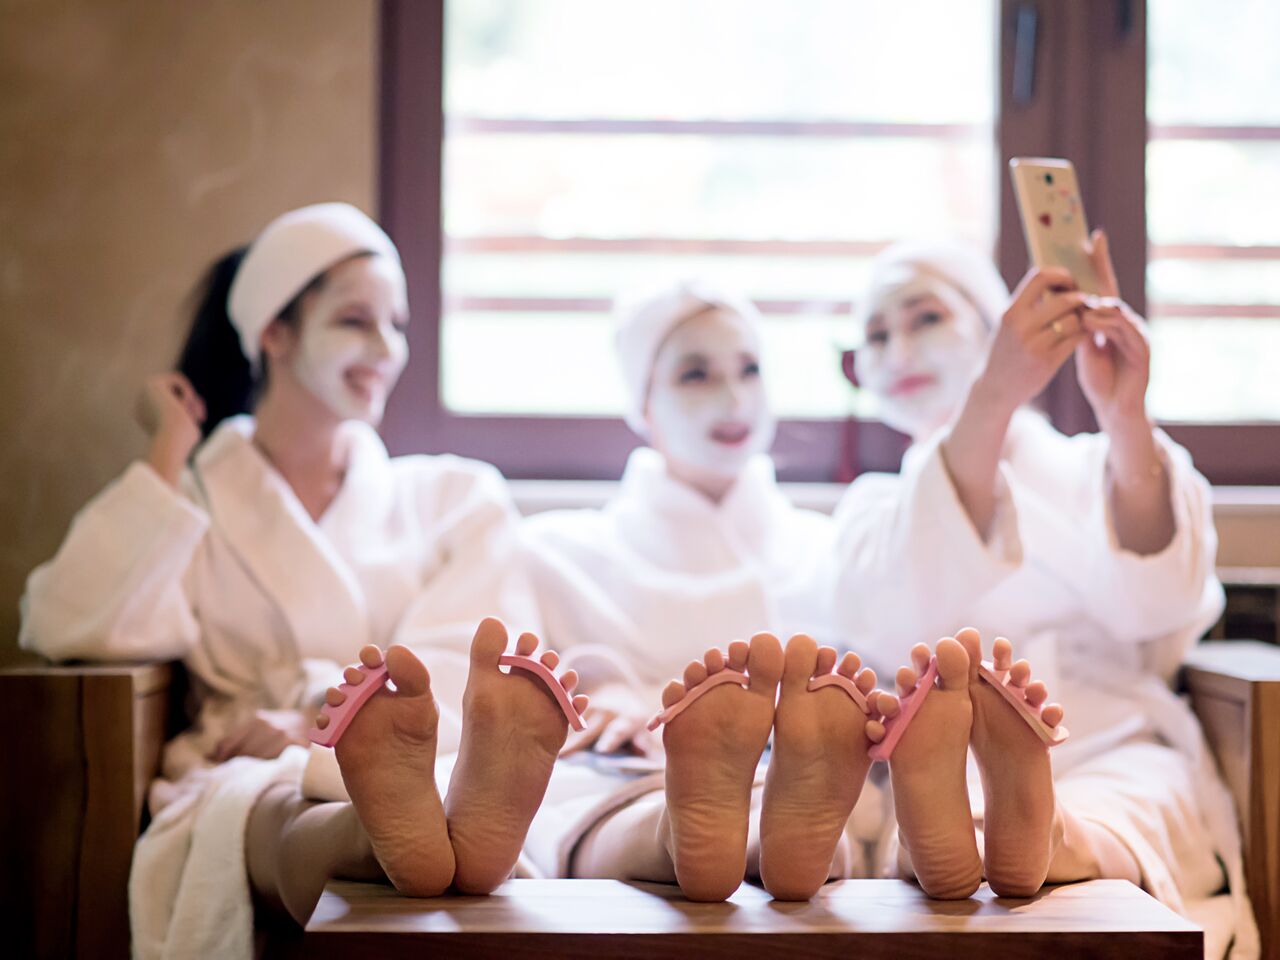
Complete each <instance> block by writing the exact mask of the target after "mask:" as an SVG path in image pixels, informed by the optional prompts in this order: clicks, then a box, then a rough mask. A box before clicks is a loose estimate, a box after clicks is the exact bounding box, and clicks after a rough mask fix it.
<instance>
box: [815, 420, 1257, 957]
mask: <svg viewBox="0 0 1280 960" xmlns="http://www.w3.org/2000/svg"><path fill="white" fill-rule="evenodd" d="M1157 436H1158V439H1159V451H1160V456H1161V459H1162V460H1163V462H1164V464H1165V467H1166V471H1167V473H1168V476H1169V481H1170V485H1171V492H1172V501H1173V514H1174V521H1175V524H1176V532H1175V534H1174V538H1173V541H1172V542H1171V543H1170V544H1169V545H1168V546H1167V547H1166V548H1165V549H1164V550H1162V551H1160V552H1159V553H1157V554H1154V555H1151V556H1139V555H1137V554H1135V553H1132V552H1130V551H1127V550H1124V549H1122V548H1121V547H1120V545H1119V544H1118V542H1117V539H1116V534H1115V530H1114V526H1113V524H1112V521H1111V517H1110V510H1109V501H1108V497H1107V493H1106V459H1107V450H1108V440H1107V437H1106V436H1105V435H1104V434H1103V435H1097V434H1085V435H1080V436H1076V437H1073V438H1067V437H1065V436H1063V435H1062V434H1060V433H1058V432H1057V431H1056V430H1054V429H1053V427H1052V426H1051V425H1050V424H1049V423H1048V422H1047V421H1046V420H1045V419H1044V418H1043V417H1041V416H1039V415H1038V414H1036V413H1034V412H1031V411H1029V410H1023V411H1019V412H1018V414H1017V415H1016V416H1015V417H1014V419H1013V422H1012V424H1011V426H1010V428H1009V432H1008V437H1007V440H1006V443H1005V449H1004V451H1003V454H1002V460H1001V463H1000V468H999V475H998V479H997V506H996V513H995V518H994V521H993V524H992V532H991V535H990V537H989V538H988V539H987V541H986V542H984V541H983V539H982V538H981V537H980V536H979V535H978V533H977V531H976V530H975V528H974V526H973V524H972V522H971V521H970V519H969V516H968V513H967V512H966V510H965V508H964V506H963V504H962V503H961V502H960V499H959V497H958V495H957V493H956V491H955V488H954V486H953V485H952V482H951V479H950V476H949V474H948V472H947V468H946V465H945V464H944V462H943V458H942V453H941V449H940V444H941V439H942V435H941V434H939V435H937V436H935V437H934V438H933V439H932V440H930V441H926V442H922V443H918V444H916V445H915V446H913V447H912V448H911V449H910V450H909V451H908V452H907V455H906V457H905V459H904V462H903V467H902V471H901V473H900V474H897V475H886V474H869V475H866V476H863V477H860V478H859V479H858V480H857V481H855V482H854V484H853V485H852V486H851V487H850V489H849V491H848V492H847V494H846V495H845V497H844V499H843V500H842V502H841V503H840V505H839V507H838V509H837V510H836V514H835V518H834V519H835V525H836V530H837V538H838V543H839V546H838V551H837V553H838V560H837V563H838V566H839V570H840V573H839V579H838V587H837V591H836V595H837V597H838V601H837V604H836V613H835V616H836V619H837V622H838V623H840V625H841V626H842V628H843V630H844V631H845V632H846V634H847V636H848V639H849V641H850V642H851V643H852V644H853V647H854V649H856V650H858V651H859V652H860V653H862V654H863V656H864V657H865V658H867V659H868V660H870V661H871V662H872V663H874V664H875V666H877V667H878V668H880V669H881V670H883V671H892V670H893V669H894V667H895V666H896V665H897V664H901V663H905V662H908V660H907V656H908V651H909V650H910V648H911V646H912V645H913V644H915V643H917V642H920V641H926V642H930V643H931V642H933V641H934V640H936V639H937V638H938V637H941V636H947V635H950V634H954V633H955V631H956V630H958V629H959V628H960V627H962V626H974V627H977V628H978V629H979V630H980V631H981V632H982V635H983V638H984V642H985V643H987V644H989V643H990V641H991V640H992V639H993V638H994V637H995V636H997V635H1002V636H1007V637H1009V638H1010V639H1011V640H1012V641H1013V642H1014V650H1015V656H1025V657H1027V658H1028V659H1029V660H1030V661H1031V664H1032V668H1033V671H1034V674H1035V675H1036V676H1037V677H1039V678H1041V679H1044V680H1045V681H1046V682H1047V683H1048V685H1049V690H1050V698H1051V699H1053V700H1058V701H1060V702H1061V703H1062V704H1063V705H1064V707H1065V708H1066V713H1067V716H1066V724H1067V726H1068V727H1069V728H1070V730H1071V734H1072V737H1071V740H1070V741H1068V742H1067V743H1066V744H1064V745H1063V746H1061V747H1058V748H1055V750H1054V752H1053V759H1054V769H1055V776H1056V777H1057V778H1059V781H1060V784H1067V783H1068V781H1069V779H1070V777H1071V776H1072V772H1073V771H1079V772H1080V775H1081V776H1082V777H1085V776H1095V775H1096V774H1097V773H1098V762H1099V760H1100V759H1101V758H1105V757H1107V756H1108V755H1110V754H1112V753H1113V751H1116V750H1117V749H1124V750H1127V751H1128V755H1129V756H1130V758H1131V760H1132V763H1131V769H1130V770H1129V771H1128V776H1129V777H1130V778H1131V779H1132V783H1133V784H1134V785H1135V787H1137V788H1140V787H1141V785H1142V784H1144V782H1145V781H1147V780H1149V779H1150V778H1151V777H1156V778H1160V777H1161V773H1160V767H1161V764H1162V763H1164V760H1165V759H1167V758H1164V759H1162V758H1158V757H1157V756H1156V754H1155V752H1153V751H1148V752H1150V753H1152V757H1153V759H1152V764H1151V768H1150V769H1145V768H1144V765H1143V763H1142V759H1141V758H1142V749H1141V748H1140V745H1141V744H1144V743H1146V744H1157V743H1160V744H1166V745H1168V746H1170V747H1173V748H1175V749H1176V751H1177V753H1178V755H1179V756H1180V757H1181V759H1182V768H1181V769H1180V770H1177V771H1175V772H1174V773H1173V774H1172V779H1173V780H1175V781H1180V782H1181V783H1182V784H1184V786H1183V788H1182V789H1183V793H1184V794H1185V793H1187V792H1190V793H1192V794H1193V796H1189V797H1188V796H1183V797H1179V798H1176V799H1175V801H1171V807H1170V808H1169V809H1164V810H1157V809H1151V810H1150V814H1151V815H1150V817H1148V818H1144V817H1142V816H1139V817H1137V818H1134V817H1128V818H1124V820H1123V821H1122V822H1112V823H1107V824H1106V825H1107V826H1108V827H1109V828H1111V829H1112V830H1113V831H1115V832H1118V833H1119V834H1120V835H1121V840H1122V841H1123V842H1124V843H1125V844H1126V846H1128V847H1129V848H1130V849H1131V850H1132V851H1133V852H1134V855H1135V858H1136V859H1137V860H1138V862H1139V864H1140V865H1141V866H1142V868H1143V874H1144V884H1145V885H1146V886H1147V887H1148V889H1149V890H1151V892H1152V893H1153V894H1155V895H1156V896H1157V897H1159V898H1160V899H1162V900H1164V901H1165V902H1167V903H1169V904H1170V905H1172V906H1174V907H1175V908H1177V909H1183V907H1184V901H1187V900H1193V899H1196V898H1203V897H1206V896H1208V895H1209V894H1211V893H1213V892H1214V885H1215V883H1216V882H1220V876H1218V875H1217V872H1216V870H1215V869H1214V858H1213V854H1214V852H1215V851H1216V853H1217V854H1219V855H1220V856H1221V857H1222V858H1223V861H1224V862H1225V863H1226V865H1227V872H1228V878H1229V880H1230V883H1231V886H1232V889H1233V892H1234V893H1235V894H1236V898H1235V899H1236V905H1237V926H1236V936H1237V953H1236V954H1235V955H1236V956H1249V955H1252V954H1251V953H1250V952H1249V951H1250V949H1253V950H1255V951H1256V943H1257V941H1256V930H1255V928H1254V927H1253V923H1252V915H1251V914H1250V913H1249V908H1248V904H1247V901H1245V900H1244V898H1243V883H1244V880H1243V874H1242V872H1241V868H1240V849H1239V837H1238V834H1237V830H1236V822H1235V815H1234V811H1233V809H1232V804H1231V800H1230V796H1229V794H1228V793H1227V791H1226V788H1225V787H1224V786H1223V784H1222V782H1221V780H1220V779H1219V777H1218V776H1217V774H1216V772H1215V770H1214V767H1213V762H1212V759H1211V757H1210V755H1209V754H1208V752H1207V747H1206V746H1205V743H1204V740H1203V736H1202V734H1201V733H1200V730H1199V726H1198V724H1197V723H1196V721H1195V718H1194V716H1193V715H1192V714H1191V712H1190V710H1189V709H1188V708H1187V706H1186V705H1185V704H1184V703H1183V702H1182V701H1181V700H1180V699H1179V698H1178V697H1176V696H1175V695H1174V693H1173V692H1172V690H1171V689H1170V686H1169V683H1170V681H1172V679H1173V678H1174V676H1175V673H1176V670H1177V668H1178V665H1179V664H1180V663H1181V662H1182V659H1183V657H1184V656H1185V655H1186V653H1187V651H1188V650H1189V649H1190V648H1191V647H1192V645H1194V644H1195V643H1196V641H1197V639H1198V638H1199V637H1200V636H1201V635H1202V634H1203V633H1204V631H1205V630H1206V629H1207V628H1208V627H1210V626H1211V625H1212V624H1213V623H1214V622H1215V621H1216V620H1217V618H1218V616H1219V615H1220V613H1221V612H1222V608H1223V593H1222V587H1221V584H1219V582H1218V580H1217V577H1216V576H1215V573H1214V559H1215V553H1216V550H1217V535H1216V533H1215V531H1214V526H1213V517H1212V513H1211V498H1210V490H1209V486H1208V484H1207V483H1206V481H1205V480H1204V478H1203V477H1202V476H1201V475H1200V474H1199V473H1198V472H1197V471H1196V470H1195V468H1194V467H1193V465H1192V463H1191V459H1190V457H1189V456H1188V455H1187V453H1186V451H1185V450H1183V449H1182V448H1181V447H1179V446H1177V445H1176V444H1175V443H1173V442H1172V441H1171V440H1169V439H1168V437H1166V436H1165V435H1164V434H1162V433H1160V434H1157ZM987 649H988V652H989V649H990V648H989V646H988V648H987ZM882 675H885V676H889V675H891V673H884V674H882ZM1122 744H1123V745H1125V746H1123V747H1122V746H1121V745H1122ZM1157 749H1164V748H1157ZM1103 779H1105V777H1103ZM1121 779H1122V780H1123V777H1122V778H1121ZM1095 782H1101V781H1100V780H1098V781H1095ZM1113 782H1114V781H1113ZM1186 784H1194V786H1193V787H1187V786H1185V785H1186ZM1064 789H1065V790H1067V792H1070V791H1071V790H1072V789H1073V788H1071V787H1069V786H1062V785H1060V788H1059V790H1060V793H1061V792H1062V791H1063V790H1064ZM1168 789H1169V790H1171V791H1172V790H1175V789H1176V787H1175V786H1174V785H1172V784H1171V785H1169V786H1168ZM1155 792H1156V793H1159V792H1160V790H1159V789H1158V788H1157V789H1156V791H1155ZM1177 804H1181V806H1180V807H1179V809H1180V810H1182V811H1184V812H1185V810H1186V809H1187V808H1190V809H1191V810H1192V812H1193V815H1192V817H1191V820H1190V822H1191V823H1192V830H1193V832H1196V833H1197V836H1198V839H1199V843H1198V844H1195V845H1194V846H1195V847H1196V849H1193V850H1191V851H1189V852H1187V855H1186V856H1183V857H1177V858H1171V857H1167V856H1161V852H1162V850H1168V849H1169V848H1170V839H1171V838H1170V837H1168V836H1165V835H1164V834H1167V833H1169V832H1171V831H1172V830H1173V828H1172V827H1170V826H1169V825H1168V822H1169V819H1168V818H1169V817H1170V816H1172V817H1174V818H1175V819H1176V817H1177V816H1179V815H1180V814H1179V813H1178V812H1177V811H1174V812H1172V813H1171V812H1170V809H1172V807H1173V806H1177ZM1091 815H1096V816H1097V817H1098V818H1100V819H1102V820H1103V821H1104V822H1105V821H1106V811H1105V809H1102V807H1099V808H1098V809H1095V810H1093V811H1091ZM1162 818H1163V820H1162ZM1135 819H1136V820H1144V819H1146V820H1147V821H1149V822H1148V823H1147V825H1146V826H1145V827H1134V825H1133V821H1134V820H1135ZM1197 821H1199V822H1197ZM1200 822H1202V823H1203V828H1202V829H1199V830H1198V831H1197V830H1196V828H1197V827H1199V825H1200ZM1162 831H1163V833H1162ZM1184 839H1185V838H1173V840H1175V841H1177V842H1182V841H1183V840H1184ZM1177 842H1174V843H1172V846H1173V847H1177ZM1162 845H1163V846H1162ZM1179 859H1181V860H1184V861H1191V862H1190V863H1187V862H1176V861H1178V860H1179ZM1170 860H1174V861H1175V862H1169V861H1170ZM1206 865H1207V866H1206ZM1251 945H1252V947H1251Z"/></svg>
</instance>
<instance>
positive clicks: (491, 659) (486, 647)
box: [471, 617, 507, 668]
mask: <svg viewBox="0 0 1280 960" xmlns="http://www.w3.org/2000/svg"><path fill="white" fill-rule="evenodd" d="M506 649H507V628H506V627H504V626H503V625H502V621H501V620H496V619H494V618H493V617H486V618H485V619H484V620H481V621H480V626H479V627H477V628H476V635H475V639H473V640H472V641H471V665H472V666H473V667H493V668H496V667H497V666H498V658H499V657H501V656H502V654H503V651H505V650H506Z"/></svg>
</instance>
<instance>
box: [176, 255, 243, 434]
mask: <svg viewBox="0 0 1280 960" xmlns="http://www.w3.org/2000/svg"><path fill="white" fill-rule="evenodd" d="M248 249H249V248H248V247H247V246H246V247H237V248H236V249H234V250H232V251H231V252H230V253H227V254H225V255H224V256H222V257H221V258H219V259H218V260H217V261H216V262H215V263H214V264H213V266H211V267H210V268H209V271H208V272H207V273H206V274H205V276H204V278H203V279H202V280H201V281H200V284H199V286H198V287H196V291H195V295H194V297H193V299H194V301H195V305H196V306H195V315H194V318H193V320H192V323H191V332H190V333H188V334H187V342H186V344H185V345H184V346H183V348H182V353H181V355H180V356H179V357H178V371H179V372H180V373H181V374H182V375H183V376H185V377H186V378H187V379H188V380H190V381H191V385H192V386H193V387H194V388H195V391H196V393H198V394H199V395H200V397H201V398H202V399H203V400H204V405H205V421H204V423H203V424H202V425H201V428H200V430H201V433H202V434H203V436H205V437H207V436H209V434H210V433H211V432H212V431H213V429H214V428H215V427H216V426H217V425H218V424H219V423H221V422H222V421H223V420H225V419H226V418H227V417H234V416H236V415H237V414H241V413H248V412H249V411H250V410H251V409H252V407H253V401H254V394H255V393H256V390H257V384H256V383H255V381H254V377H253V370H252V369H251V368H250V366H249V360H248V358H247V357H245V355H244V352H243V351H242V350H241V349H240V336H239V334H237V333H236V329H235V327H233V326H232V325H231V317H230V316H228V314H227V294H228V292H229V291H230V290H231V281H232V280H234V279H235V275H236V270H238V269H239V267H240V261H241V260H243V259H244V255H245V252H246V251H247V250H248Z"/></svg>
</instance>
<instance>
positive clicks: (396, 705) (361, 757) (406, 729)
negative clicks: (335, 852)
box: [328, 646, 454, 897]
mask: <svg viewBox="0 0 1280 960" xmlns="http://www.w3.org/2000/svg"><path fill="white" fill-rule="evenodd" d="M386 661H387V676H388V677H389V678H390V680H391V682H392V683H393V684H394V685H395V690H394V692H393V691H392V690H390V689H388V688H386V687H384V688H383V689H381V690H379V691H378V692H377V693H375V694H374V695H373V696H372V697H370V698H369V700H368V702H367V703H365V705H364V706H363V707H362V708H361V709H360V712H359V713H358V714H356V716H355V719H353V720H352V721H351V725H350V726H349V727H347V730H346V732H345V733H344V734H343V735H342V739H341V740H339V741H338V745H337V747H336V748H335V750H336V753H337V755H338V766H339V767H341V768H342V782H343V783H345V784H346V785H347V792H348V793H349V794H351V802H352V803H353V804H354V805H355V808H356V813H357V814H358V815H359V817H360V822H361V823H362V824H363V825H364V829H365V831H366V832H367V833H368V835H369V842H370V843H371V844H372V846H373V853H374V856H376V857H377V858H378V862H379V863H380V864H381V865H382V869H383V870H385V871H386V874H387V878H388V879H389V880H390V881H391V882H392V883H393V884H395V887H396V889H397V890H399V891H400V892H401V893H403V894H405V895H407V896H410V897H434V896H438V895H440V894H441V893H443V892H444V891H445V890H446V889H447V888H448V886H449V883H450V881H451V880H452V879H453V867H454V860H453V848H452V847H451V846H450V845H449V831H448V828H447V827H446V825H445V819H444V807H443V806H442V805H441V803H440V792H439V791H438V790H437V789H436V780H435V764H436V727H437V726H438V723H439V719H440V711H439V709H438V708H437V707H436V702H435V699H434V698H433V697H432V696H431V677H430V675H429V674H428V673H427V668H426V667H424V666H423V665H422V662H421V661H420V660H419V659H418V658H417V657H415V656H414V655H413V653H412V652H411V651H410V650H409V649H408V648H407V647H400V646H393V647H391V648H390V649H389V650H388V651H387V658H386ZM360 662H361V663H363V664H364V665H365V666H367V667H376V666H378V665H379V664H381V663H382V652H381V651H380V650H379V649H378V648H377V647H373V646H369V647H365V648H364V649H363V650H361V651H360ZM345 679H346V681H347V683H349V684H353V685H355V684H359V683H361V682H363V681H364V679H365V675H364V674H363V673H361V672H360V671H359V670H357V669H355V668H354V667H348V668H347V672H346V674H345ZM343 699H345V697H344V694H342V693H341V692H340V691H338V690H337V689H336V688H334V687H330V688H329V694H328V701H329V703H330V704H332V705H333V706H337V705H338V704H340V703H342V701H343Z"/></svg>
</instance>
